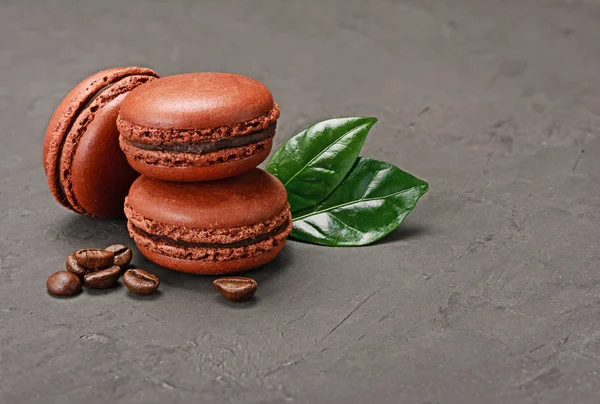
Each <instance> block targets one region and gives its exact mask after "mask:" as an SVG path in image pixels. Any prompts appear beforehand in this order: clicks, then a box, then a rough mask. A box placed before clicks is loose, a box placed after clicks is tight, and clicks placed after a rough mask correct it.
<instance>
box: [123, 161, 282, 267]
mask: <svg viewBox="0 0 600 404" xmlns="http://www.w3.org/2000/svg"><path fill="white" fill-rule="evenodd" d="M125 215H126V216H127V218H128V219H129V222H128V229H129V234H130V235H131V237H133V239H134V241H135V243H136V244H137V246H138V248H139V250H140V252H141V253H142V254H143V255H145V256H146V257H147V258H148V259H149V260H151V261H153V262H155V263H157V264H158V265H161V266H163V267H166V268H170V269H174V270H177V271H183V272H191V273H196V274H226V273H234V272H240V271H244V270H247V269H251V268H255V267H258V266H260V265H263V264H266V263H267V262H269V261H271V260H273V259H274V258H275V257H276V256H277V254H278V253H279V252H280V251H281V249H282V248H283V245H284V244H285V241H286V238H287V236H288V235H289V233H290V232H291V230H292V218H291V214H290V209H289V204H288V203H287V194H286V191H285V188H284V187H283V184H281V182H279V180H278V179H277V178H275V177H274V176H273V175H271V174H269V173H267V172H266V171H263V170H260V169H258V168H255V169H253V170H251V171H248V172H246V173H244V174H241V175H238V176H235V177H231V178H226V179H223V180H218V181H209V182H197V183H183V182H179V183H178V182H167V181H160V180H156V179H152V178H149V177H146V176H141V177H139V178H138V179H137V180H136V181H135V182H134V183H133V185H132V186H131V189H130V191H129V195H128V196H127V199H126V200H125Z"/></svg>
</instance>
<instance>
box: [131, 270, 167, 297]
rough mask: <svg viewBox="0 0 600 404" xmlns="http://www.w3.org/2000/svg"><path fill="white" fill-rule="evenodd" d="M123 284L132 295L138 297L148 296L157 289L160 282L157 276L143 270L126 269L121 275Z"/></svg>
mask: <svg viewBox="0 0 600 404" xmlns="http://www.w3.org/2000/svg"><path fill="white" fill-rule="evenodd" d="M123 283H124V284H125V286H127V287H128V288H129V290H131V291H132V292H133V293H137V294H138V295H149V294H150V293H154V291H155V290H156V289H158V285H159V284H160V280H159V279H158V277H157V276H155V275H152V274H151V273H148V272H146V271H144V270H141V269H128V270H127V271H125V274H124V275H123Z"/></svg>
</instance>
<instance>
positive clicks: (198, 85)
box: [120, 73, 274, 129]
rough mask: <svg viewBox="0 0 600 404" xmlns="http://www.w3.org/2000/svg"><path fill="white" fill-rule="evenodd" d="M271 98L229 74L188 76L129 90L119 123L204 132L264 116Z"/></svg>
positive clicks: (248, 80) (250, 81)
mask: <svg viewBox="0 0 600 404" xmlns="http://www.w3.org/2000/svg"><path fill="white" fill-rule="evenodd" d="M273 106H274V105H273V96H272V94H271V92H270V91H269V89H268V88H267V87H266V86H265V85H264V84H262V83H260V82H258V81H256V80H254V79H251V78H249V77H246V76H242V75H238V74H232V73H189V74H180V75H176V76H169V77H164V78H161V79H159V80H155V81H154V82H152V83H149V84H147V85H145V86H143V87H139V88H136V89H135V90H133V91H132V92H131V93H130V94H129V95H128V97H127V99H126V100H125V101H124V102H123V105H122V107H121V113H120V117H121V119H123V120H125V121H127V122H130V123H132V124H135V125H139V126H143V127H150V128H160V129H208V128H217V127H222V126H230V125H234V124H237V123H240V122H245V121H249V120H252V119H255V118H257V117H259V116H261V115H266V114H268V113H269V111H271V110H272V109H273Z"/></svg>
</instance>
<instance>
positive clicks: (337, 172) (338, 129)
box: [266, 117, 377, 212]
mask: <svg viewBox="0 0 600 404" xmlns="http://www.w3.org/2000/svg"><path fill="white" fill-rule="evenodd" d="M375 122H377V119H375V118H361V117H353V118H336V119H330V120H327V121H323V122H319V123H316V124H314V125H312V126H309V127H308V128H306V129H304V130H303V131H302V132H300V133H299V134H297V135H296V136H294V137H293V138H291V139H290V140H288V141H287V142H286V143H285V144H284V145H283V146H281V147H280V148H279V150H277V152H276V153H275V154H274V155H273V157H272V158H271V160H270V161H269V164H268V165H267V168H266V170H267V171H268V172H270V173H271V174H273V175H275V176H276V177H277V178H278V179H279V180H280V181H281V182H282V183H283V184H284V185H285V188H286V189H287V192H288V201H289V203H290V206H291V209H292V212H298V211H300V210H302V209H306V208H309V207H311V206H314V205H316V204H317V203H319V202H321V201H322V200H324V199H325V198H327V196H328V195H329V194H330V193H331V192H333V190H334V189H335V188H336V187H337V186H338V185H339V184H340V182H342V180H343V179H344V177H345V176H346V174H348V171H350V169H351V168H352V166H353V165H354V163H355V161H356V158H357V157H358V154H359V152H360V149H361V148H362V145H363V143H364V142H365V139H366V137H367V134H368V133H369V130H370V129H371V127H372V126H373V125H374V124H375Z"/></svg>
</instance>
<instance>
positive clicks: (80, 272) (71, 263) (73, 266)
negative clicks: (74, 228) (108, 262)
mask: <svg viewBox="0 0 600 404" xmlns="http://www.w3.org/2000/svg"><path fill="white" fill-rule="evenodd" d="M67 271H69V272H70V273H72V274H75V275H77V276H78V277H80V278H83V277H84V276H85V274H87V273H88V272H92V270H91V269H88V268H86V267H84V266H83V265H81V264H80V263H79V262H77V260H76V259H75V253H73V254H69V256H68V257H67Z"/></svg>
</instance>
